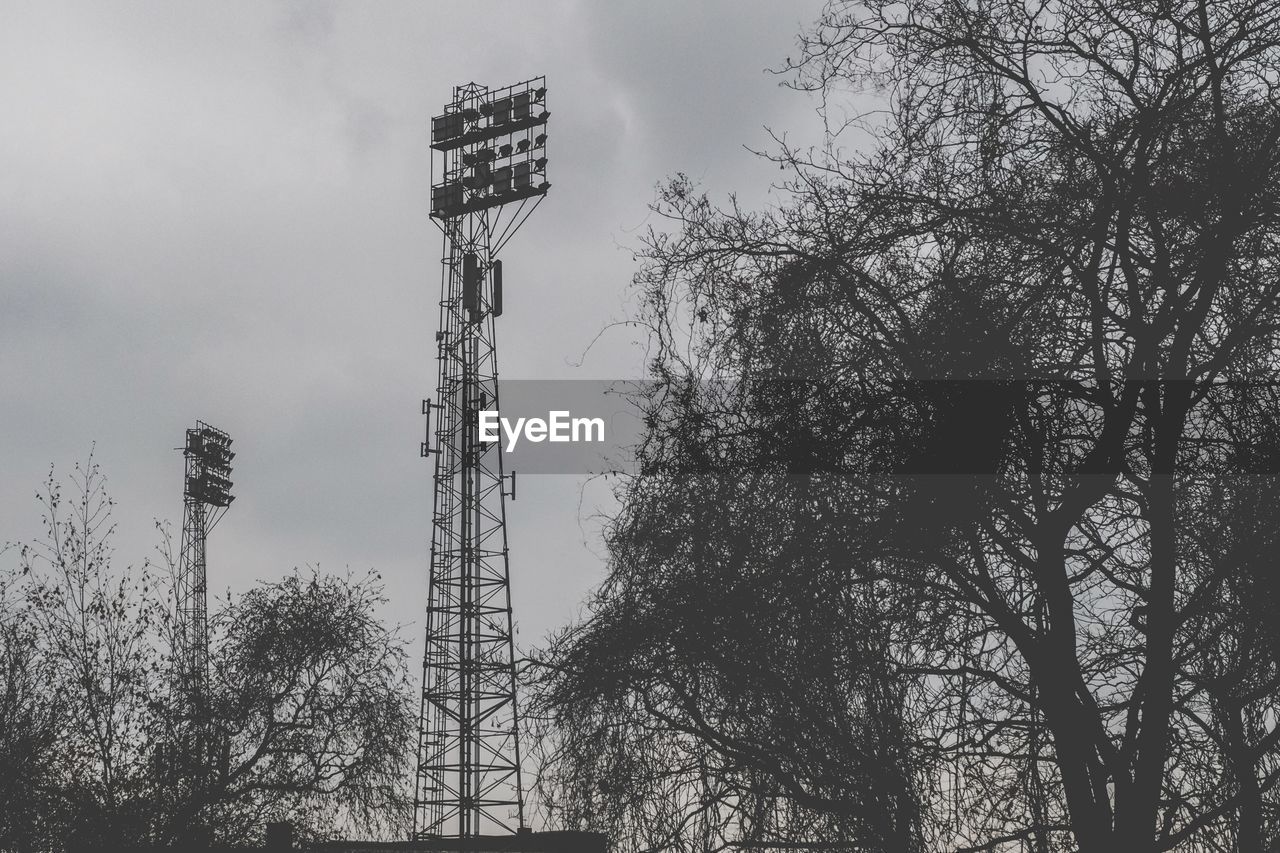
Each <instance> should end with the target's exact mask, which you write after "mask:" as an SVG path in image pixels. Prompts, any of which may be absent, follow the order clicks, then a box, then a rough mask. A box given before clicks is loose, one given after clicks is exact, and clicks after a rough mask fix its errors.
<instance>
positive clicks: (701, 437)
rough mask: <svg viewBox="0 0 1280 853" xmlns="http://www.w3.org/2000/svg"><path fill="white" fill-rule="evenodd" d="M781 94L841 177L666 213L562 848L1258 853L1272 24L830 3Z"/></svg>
mask: <svg viewBox="0 0 1280 853" xmlns="http://www.w3.org/2000/svg"><path fill="white" fill-rule="evenodd" d="M792 70H793V71H794V73H795V74H796V76H795V77H794V78H793V79H794V81H795V84H796V85H798V86H800V87H801V88H809V89H812V90H814V91H817V92H820V93H822V95H823V98H824V101H823V103H824V106H825V114H826V116H827V117H828V119H829V124H830V126H831V127H833V128H836V129H840V130H843V131H845V132H846V134H852V133H864V132H865V136H864V138H869V139H871V140H873V142H874V144H872V145H869V146H867V147H864V148H863V149H861V150H854V151H853V152H852V153H850V152H849V151H847V150H843V149H841V148H839V147H838V143H839V142H840V140H841V139H842V138H848V136H847V135H846V136H845V137H839V136H837V137H836V138H834V139H833V141H832V144H831V145H830V146H828V148H827V149H825V150H823V151H818V152H799V151H794V150H790V149H788V148H786V147H785V145H784V146H782V147H781V150H780V152H779V153H778V154H776V155H772V156H774V157H775V158H776V159H777V160H778V161H779V162H780V163H781V164H782V165H783V166H784V168H790V169H791V170H792V174H793V176H794V177H793V178H792V179H791V180H790V181H789V183H788V185H787V187H786V189H787V190H788V191H789V200H788V201H786V202H785V203H784V204H782V205H781V206H779V207H778V208H775V209H769V210H764V211H759V212H753V211H745V210H742V209H741V208H739V207H738V205H737V204H736V203H734V204H732V205H730V206H729V207H728V208H726V209H720V208H717V207H715V206H713V205H712V204H711V203H710V201H709V200H708V199H707V198H706V197H705V196H703V195H701V194H700V193H699V192H698V190H697V188H696V187H694V186H692V185H691V183H690V182H689V181H688V180H687V179H684V178H683V177H678V178H677V179H676V180H674V181H672V182H671V183H670V184H669V185H668V186H667V188H666V190H665V192H664V193H663V195H662V198H661V200H660V202H659V204H658V205H657V209H658V211H659V212H660V213H661V214H663V215H664V216H666V217H667V218H668V219H669V221H670V222H671V223H672V226H673V227H672V228H671V229H670V230H669V231H667V232H662V233H654V234H652V235H651V236H650V239H649V241H648V249H647V252H646V262H645V264H644V265H643V267H642V269H641V271H640V273H639V274H638V276H637V284H638V286H639V287H640V289H641V292H642V294H643V299H644V303H643V304H644V308H643V313H644V317H643V319H644V320H645V321H646V322H647V323H648V324H649V326H650V327H651V328H653V329H654V341H653V343H654V359H653V376H654V379H655V380H656V381H655V383H654V387H653V389H652V390H651V391H650V392H649V393H648V395H647V396H645V397H643V398H642V399H640V401H639V403H640V405H641V407H642V408H643V410H644V412H645V415H646V424H647V425H648V431H647V434H646V437H645V439H644V443H643V445H642V447H641V448H640V450H639V452H640V459H641V466H640V474H639V475H637V476H636V477H634V478H633V479H631V480H630V481H628V482H626V483H625V484H624V485H623V486H622V488H621V490H620V498H621V500H622V505H623V509H622V511H621V513H620V515H619V516H618V518H617V519H616V521H615V523H614V525H613V527H612V528H611V530H610V533H609V544H610V554H611V563H610V574H609V578H608V580H607V582H606V583H605V585H604V586H603V587H602V589H601V590H600V592H599V594H598V596H597V598H596V600H595V602H594V606H593V610H592V613H591V615H590V617H589V618H588V619H586V620H585V621H584V622H583V623H582V624H580V625H578V626H576V627H574V628H573V629H571V630H569V631H568V632H566V633H565V634H564V635H563V636H561V637H560V638H559V639H558V640H557V642H556V643H555V644H554V646H553V647H552V649H551V650H550V652H551V653H550V654H549V655H548V656H547V658H548V660H547V666H546V667H545V668H543V669H542V671H541V674H540V681H539V682H538V684H537V685H536V687H537V689H538V690H539V691H540V692H539V701H540V705H539V707H540V709H541V711H542V712H543V713H544V714H545V715H546V716H547V718H548V719H549V720H551V721H552V722H554V724H556V725H557V726H558V727H559V728H558V731H557V733H556V734H555V736H554V737H553V738H552V739H550V740H548V741H547V743H546V747H547V749H548V750H549V751H550V758H549V762H548V770H547V773H546V776H545V780H544V782H545V786H546V788H547V795H548V797H549V798H550V800H551V802H552V804H553V808H558V809H560V810H561V812H560V813H561V814H562V815H563V817H564V819H566V820H569V821H579V822H584V823H587V824H590V825H593V826H599V827H602V828H607V829H609V830H610V831H611V832H613V833H614V834H615V837H618V838H620V839H622V840H623V843H624V844H625V845H627V847H628V848H629V849H652V848H657V847H660V846H676V847H679V848H681V849H689V850H708V849H719V848H721V847H724V846H726V845H730V844H747V845H757V844H765V845H776V844H781V845H787V844H796V843H818V844H835V845H854V846H861V847H862V848H863V849H869V850H915V849H931V850H932V849H936V850H1005V849H1009V850H1019V849H1021V850H1033V851H1054V850H1076V849H1079V850H1090V851H1093V850H1131V851H1156V850H1172V849H1178V850H1214V851H1217V850H1221V851H1227V850H1232V851H1234V850H1239V851H1253V850H1263V849H1267V848H1268V845H1274V844H1276V843H1277V840H1276V839H1277V837H1280V809H1278V803H1277V798H1276V783H1277V781H1280V728H1278V727H1277V723H1278V722H1280V721H1278V720H1277V719H1276V715H1275V711H1274V709H1275V707H1277V701H1278V700H1280V696H1278V695H1277V687H1278V686H1280V672H1278V671H1277V664H1276V662H1277V657H1276V651H1277V649H1276V646H1275V643H1274V633H1275V632H1274V627H1273V626H1274V624H1275V623H1276V616H1277V611H1276V604H1277V602H1278V601H1280V599H1278V598H1277V596H1276V590H1275V581H1274V580H1273V574H1274V571H1273V569H1272V561H1273V559H1274V558H1273V557H1272V555H1273V554H1274V553H1275V551H1274V548H1273V547H1272V543H1273V540H1274V537H1275V533H1274V531H1275V529H1276V522H1277V520H1278V519H1280V503H1277V498H1278V497H1280V495H1278V494H1277V491H1276V482H1275V472H1276V465H1275V461H1276V457H1275V455H1274V453H1273V452H1272V450H1271V448H1272V447H1273V446H1274V435H1275V432H1274V425H1275V424H1276V417H1277V414H1278V413H1280V406H1278V405H1277V398H1276V396H1275V394H1274V389H1273V387H1272V386H1271V385H1270V384H1269V383H1271V381H1272V376H1273V374H1274V371H1275V368H1276V364H1277V358H1276V352H1277V350H1276V343H1277V340H1276V323H1277V319H1278V317H1280V315H1278V312H1277V305H1276V301H1277V297H1278V296H1280V278H1277V276H1276V275H1275V271H1276V269H1277V263H1278V262H1280V251H1278V249H1280V246H1278V244H1277V237H1280V232H1278V231H1277V218H1276V213H1277V207H1276V198H1277V193H1276V190H1277V182H1278V181H1277V179H1278V178H1280V161H1278V155H1280V146H1278V145H1277V142H1278V141H1280V111H1278V110H1277V102H1276V96H1275V89H1274V86H1275V81H1276V79H1277V78H1278V75H1280V12H1278V11H1277V10H1276V9H1275V8H1274V7H1272V6H1270V5H1265V4H1259V3H1250V2H1215V3H1196V2H1191V3H1173V4H1171V3H1167V2H1137V3H1125V4H1120V5H1116V4H1114V3H1109V2H1102V0H1062V1H1061V2H1054V3H1049V4H1038V5H1032V6H1027V5H1026V4H1023V3H1013V2H1005V0H996V2H980V3H956V2H950V0H907V2H905V3H884V2H874V1H873V2H870V3H861V4H852V3H832V4H830V5H829V6H828V7H827V9H826V11H825V12H824V14H823V17H822V19H821V21H820V22H819V24H818V26H817V27H816V28H815V29H814V30H813V31H811V32H810V33H809V34H808V35H807V36H806V37H805V39H804V43H803V55H802V57H801V58H800V59H799V60H798V61H797V62H796V63H795V64H794V65H793V66H792ZM850 90H856V91H860V92H863V93H864V96H869V95H868V94H866V93H869V92H872V91H878V92H879V97H880V99H881V101H880V103H881V104H882V105H883V107H884V109H883V111H882V112H881V113H879V114H871V113H868V114H867V115H865V116H861V117H858V118H857V120H856V121H855V120H849V121H844V120H843V119H842V118H841V116H840V114H839V110H841V109H842V108H843V107H844V106H845V105H846V104H848V103H850V102H849V101H848V100H847V99H846V97H845V93H846V92H848V91H850ZM708 380H712V381H708Z"/></svg>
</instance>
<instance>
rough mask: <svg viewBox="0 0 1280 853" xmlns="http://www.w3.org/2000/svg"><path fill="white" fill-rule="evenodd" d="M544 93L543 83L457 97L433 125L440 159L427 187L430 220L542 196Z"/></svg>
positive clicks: (544, 186) (544, 176)
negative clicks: (439, 170) (440, 170)
mask: <svg viewBox="0 0 1280 853" xmlns="http://www.w3.org/2000/svg"><path fill="white" fill-rule="evenodd" d="M546 104H547V88H546V85H545V82H544V79H543V78H541V77H537V78H534V79H533V80H526V81H525V82H523V83H517V84H515V85H513V86H507V87H506V88H503V89H496V90H492V91H488V92H485V93H484V94H483V95H463V94H459V96H458V98H457V100H455V101H454V102H453V103H452V104H450V105H449V106H448V107H446V108H445V112H444V114H443V115H439V116H436V117H435V118H434V119H432V121H431V147H432V148H434V149H435V150H436V151H440V152H442V153H443V154H444V158H443V159H444V168H443V173H442V175H441V180H440V181H439V182H437V183H435V184H434V185H433V186H432V187H431V215H432V216H433V217H436V218H437V219H449V218H452V217H455V216H464V215H466V214H468V213H473V212H475V211H478V210H485V209H486V208H491V207H500V206H501V205H504V204H507V203H509V202H514V201H522V200H524V199H527V198H533V197H534V196H540V195H545V194H546V192H547V190H548V189H549V188H550V186H551V185H550V184H549V183H547V157H546V146H547V134H546V124H547V119H548V118H549V117H550V115H551V114H550V113H549V112H547V109H546Z"/></svg>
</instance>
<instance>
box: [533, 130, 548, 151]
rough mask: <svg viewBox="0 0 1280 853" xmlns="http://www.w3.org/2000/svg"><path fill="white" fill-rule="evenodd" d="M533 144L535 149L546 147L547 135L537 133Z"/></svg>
mask: <svg viewBox="0 0 1280 853" xmlns="http://www.w3.org/2000/svg"><path fill="white" fill-rule="evenodd" d="M533 144H534V147H535V148H541V147H542V146H544V145H546V144H547V135H546V134H545V133H539V134H538V135H537V136H535V137H534V139H533Z"/></svg>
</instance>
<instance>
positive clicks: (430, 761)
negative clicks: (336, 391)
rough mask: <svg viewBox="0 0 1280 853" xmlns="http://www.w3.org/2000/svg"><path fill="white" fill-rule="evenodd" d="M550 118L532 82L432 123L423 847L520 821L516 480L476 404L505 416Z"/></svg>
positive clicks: (418, 831) (418, 809)
mask: <svg viewBox="0 0 1280 853" xmlns="http://www.w3.org/2000/svg"><path fill="white" fill-rule="evenodd" d="M549 115H550V114H549V113H548V112H547V88H546V81H545V80H544V79H543V78H541V77H537V78H534V79H532V80H526V81H524V82H523V83H516V84H514V85H512V86H506V87H503V88H501V89H489V88H487V87H485V86H480V85H477V84H475V83H469V84H467V85H465V86H457V87H455V88H454V90H453V101H452V102H451V103H449V104H447V105H445V108H444V112H443V114H441V115H439V116H436V117H435V118H434V119H433V120H432V123H431V147H432V149H434V151H435V156H434V157H433V159H432V168H433V171H434V176H433V183H432V187H431V217H432V218H433V219H434V220H435V221H436V223H437V224H438V225H439V226H440V229H441V230H442V231H443V232H444V257H443V258H442V267H443V270H442V281H441V293H440V326H439V331H437V332H436V336H435V349H436V365H437V368H438V371H439V372H438V374H437V375H438V384H437V385H436V399H435V401H434V402H432V403H428V404H426V405H424V408H423V411H424V414H427V415H428V422H429V425H428V436H427V441H426V442H424V443H423V446H422V451H423V455H424V456H426V455H434V456H435V477H434V482H433V492H434V507H433V509H434V511H433V513H432V526H431V566H430V573H431V574H430V581H429V585H428V593H427V637H426V649H425V654H424V657H423V661H422V703H421V712H420V713H421V717H420V722H419V728H418V772H417V779H416V785H415V796H414V821H413V838H414V839H417V840H423V839H440V838H459V839H461V838H474V837H476V836H479V835H486V834H505V833H509V832H511V831H512V830H518V829H520V828H523V826H524V792H523V789H522V787H521V782H520V744H519V737H518V721H519V715H518V714H517V711H516V694H515V664H514V648H513V645H512V638H511V591H510V576H509V571H508V565H507V527H506V503H505V499H506V498H507V497H508V496H509V497H512V498H514V497H515V475H514V472H513V473H512V474H510V475H506V474H504V473H503V470H502V454H501V452H500V449H499V447H498V445H497V444H496V443H495V442H484V441H481V440H480V437H479V412H480V411H482V410H497V409H498V357H497V349H496V341H495V337H494V318H495V317H497V316H499V315H500V314H501V313H502V262H501V261H499V260H498V258H497V254H498V252H499V251H501V249H502V247H503V245H505V244H506V242H507V240H509V239H510V238H511V236H512V235H513V234H514V233H515V232H516V230H517V229H518V228H519V227H520V225H521V224H523V223H524V221H525V219H527V218H528V216H529V214H530V213H532V212H533V209H534V208H535V207H537V206H538V204H539V203H540V202H541V201H542V199H543V198H545V197H546V194H547V190H548V188H549V187H550V184H549V183H547V179H546V170H547V155H546V149H547V117H548V116H549ZM432 414H434V415H436V417H434V418H432V417H431V415H432ZM432 427H434V433H432ZM508 481H510V491H507V487H506V484H507V482H508Z"/></svg>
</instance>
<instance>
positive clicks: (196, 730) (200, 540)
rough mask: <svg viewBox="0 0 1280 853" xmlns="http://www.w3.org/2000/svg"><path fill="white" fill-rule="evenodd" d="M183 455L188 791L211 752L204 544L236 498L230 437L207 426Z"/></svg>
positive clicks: (183, 745) (179, 651)
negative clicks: (232, 485)
mask: <svg viewBox="0 0 1280 853" xmlns="http://www.w3.org/2000/svg"><path fill="white" fill-rule="evenodd" d="M182 455H183V457H184V459H185V462H186V466H185V467H186V477H185V480H184V484H185V485H184V487H183V490H182V498H183V500H182V504H183V506H182V546H181V547H182V552H181V554H180V557H179V562H178V578H177V596H178V602H177V609H178V613H177V615H178V625H177V632H176V634H177V636H176V640H177V642H176V648H175V649H174V669H175V681H176V684H175V693H176V694H177V695H176V696H175V697H174V699H175V711H176V715H175V716H176V717H177V722H178V731H179V735H180V742H179V744H178V749H179V750H180V752H181V755H180V756H179V767H180V768H181V770H182V775H183V776H185V777H186V779H185V781H186V784H188V785H193V786H196V787H202V786H203V785H204V784H205V783H206V782H207V780H208V776H209V770H210V767H211V759H212V757H213V756H212V754H211V750H212V748H213V742H212V732H211V730H210V727H209V715H208V701H209V627H208V586H207V582H206V576H205V541H206V539H207V538H208V535H209V531H210V530H212V529H213V528H214V526H215V525H216V524H217V523H218V521H219V520H221V518H222V516H223V514H224V513H225V512H226V510H227V507H228V506H230V505H231V501H233V500H234V498H233V497H232V496H231V479H230V477H231V460H232V459H233V458H234V457H235V453H234V452H232V450H231V436H229V435H227V434H226V433H225V432H223V431H222V430H219V429H215V428H214V427H212V426H210V425H209V424H207V423H205V422H204V421H196V425H195V427H194V428H192V429H189V430H187V441H186V444H185V445H184V446H183V450H182Z"/></svg>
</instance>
